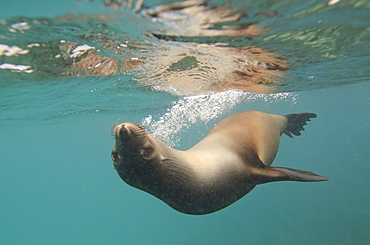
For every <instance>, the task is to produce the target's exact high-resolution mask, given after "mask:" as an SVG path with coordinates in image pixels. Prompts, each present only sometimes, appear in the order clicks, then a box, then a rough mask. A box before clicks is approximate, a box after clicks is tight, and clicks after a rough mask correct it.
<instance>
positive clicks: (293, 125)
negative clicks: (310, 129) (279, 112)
mask: <svg viewBox="0 0 370 245" xmlns="http://www.w3.org/2000/svg"><path fill="white" fill-rule="evenodd" d="M285 117H286V118H287V119H288V124H287V126H286V129H285V130H284V134H286V135H288V136H289V137H290V138H293V136H292V134H294V135H295V136H299V135H301V132H300V131H302V130H304V128H303V126H304V125H307V123H306V122H307V121H311V120H310V118H316V117H317V115H316V114H315V113H308V112H306V113H296V114H289V115H285ZM291 133H292V134H291Z"/></svg>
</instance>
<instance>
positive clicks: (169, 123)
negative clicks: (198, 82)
mask: <svg viewBox="0 0 370 245" xmlns="http://www.w3.org/2000/svg"><path fill="white" fill-rule="evenodd" d="M297 96H298V94H297V93H276V94H254V93H247V92H243V91H240V90H229V91H225V92H220V93H209V94H205V95H196V96H188V97H184V98H181V99H180V100H179V101H175V102H173V103H172V104H173V105H172V107H171V108H170V109H168V112H167V113H165V114H164V115H163V116H160V117H159V119H157V120H156V119H153V116H152V115H149V116H148V117H146V118H145V119H144V120H143V122H142V125H143V126H144V127H145V128H146V129H147V130H148V131H149V132H150V133H151V134H152V135H153V136H155V137H157V138H159V139H161V140H163V141H164V142H166V143H167V144H169V145H171V146H175V145H176V144H177V143H178V141H179V134H180V133H182V132H184V131H185V130H186V129H188V128H189V127H190V126H191V125H193V124H195V123H197V122H199V121H203V122H208V121H210V120H212V119H214V118H217V117H219V116H220V115H222V114H224V113H225V112H227V111H230V110H231V109H233V107H235V105H237V104H239V103H244V104H248V103H256V102H265V103H266V104H270V103H275V102H278V101H282V100H284V101H290V102H291V104H292V105H293V104H295V103H296V102H297Z"/></svg>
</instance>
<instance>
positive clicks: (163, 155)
mask: <svg viewBox="0 0 370 245" xmlns="http://www.w3.org/2000/svg"><path fill="white" fill-rule="evenodd" d="M313 117H316V115H315V114H313V113H301V114H290V115H286V116H281V115H274V114H267V113H263V112H258V111H245V112H240V113H236V114H233V115H231V116H229V117H227V118H225V119H224V120H222V121H221V122H219V123H218V124H217V125H216V126H215V127H214V128H213V129H212V130H211V131H210V132H209V133H208V135H207V136H206V137H204V138H203V139H202V140H201V141H200V142H199V143H198V144H196V145H195V146H193V147H192V148H190V149H189V150H187V151H179V150H176V149H173V148H171V147H169V146H168V145H166V144H165V143H163V142H162V141H160V140H159V139H156V138H154V137H152V136H150V135H149V134H147V133H146V132H145V131H144V130H143V129H142V128H141V127H140V126H138V125H136V124H133V123H123V124H120V125H118V126H116V127H115V129H114V136H115V139H116V145H115V147H114V149H113V151H112V159H113V163H114V166H115V169H116V170H117V172H118V174H119V175H120V177H121V178H122V179H123V180H124V181H125V182H126V183H128V184H129V185H131V186H133V187H136V188H138V189H141V190H143V191H146V192H148V193H150V194H152V195H154V196H156V197H157V198H159V199H161V200H162V201H164V202H165V203H167V204H168V205H169V206H171V207H172V208H174V209H175V210H177V211H179V212H182V213H186V214H208V213H212V212H215V211H218V210H220V209H222V208H225V207H227V206H229V205H230V204H232V203H234V202H235V201H237V200H239V199H240V198H241V197H243V196H244V195H246V194H247V193H248V192H250V191H251V190H252V189H253V188H254V187H255V186H256V185H257V184H262V183H267V182H271V181H280V180H295V181H324V180H327V179H326V178H325V177H323V176H319V175H316V174H313V173H311V172H306V171H301V170H295V169H288V168H278V167H269V166H270V165H271V164H272V162H273V160H274V158H275V156H276V154H277V151H278V147H279V142H280V136H281V134H282V133H286V134H287V135H288V136H290V137H292V136H291V133H293V134H295V135H300V132H299V131H301V130H303V125H306V121H309V120H310V118H313Z"/></svg>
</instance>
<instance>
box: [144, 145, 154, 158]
mask: <svg viewBox="0 0 370 245" xmlns="http://www.w3.org/2000/svg"><path fill="white" fill-rule="evenodd" d="M143 149H144V155H146V156H149V155H151V154H153V152H154V148H153V147H151V146H147V147H144V148H143Z"/></svg>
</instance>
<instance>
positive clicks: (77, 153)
mask: <svg viewBox="0 0 370 245" xmlns="http://www.w3.org/2000/svg"><path fill="white" fill-rule="evenodd" d="M17 2H18V1H17ZM48 3H51V5H48V4H46V1H34V3H33V4H32V8H31V7H30V8H28V4H26V2H25V3H24V4H23V3H22V2H21V1H19V5H15V1H12V2H10V1H9V2H7V1H5V3H1V5H2V7H1V8H0V14H1V16H0V18H1V19H5V20H7V22H8V23H7V24H3V26H2V29H1V32H0V44H7V45H10V44H12V45H18V46H20V47H22V48H24V47H25V46H24V45H25V44H28V43H31V42H39V43H42V42H43V40H44V42H45V43H49V44H50V43H53V42H54V41H53V40H60V39H61V38H62V37H63V36H64V38H65V39H68V38H70V39H74V40H76V41H80V40H79V37H77V34H76V35H75V34H73V33H72V32H70V30H69V29H63V28H61V30H58V32H57V31H56V30H57V29H58V28H57V27H58V26H59V27H60V26H63V27H65V26H66V25H69V26H75V27H76V26H77V27H78V28H80V29H79V30H81V31H83V30H84V28H85V27H86V25H87V26H88V27H89V28H90V29H89V31H90V32H94V31H101V26H102V25H101V23H99V22H94V23H91V22H90V23H84V22H81V21H78V23H77V24H76V23H74V22H69V23H67V24H66V23H62V24H61V23H60V22H53V20H52V19H48V21H49V22H50V23H51V24H49V25H45V26H39V29H37V30H33V29H30V30H28V31H24V33H21V32H15V33H10V31H9V30H8V27H9V23H15V22H19V21H21V20H26V21H30V20H33V19H35V18H37V19H41V18H44V17H45V18H52V17H55V16H57V15H63V14H66V13H70V12H72V13H81V12H85V13H86V12H88V13H95V12H100V11H105V10H104V9H103V7H102V6H101V3H100V2H98V1H94V2H92V3H90V2H88V1H78V2H75V1H64V2H63V3H62V2H60V1H54V2H51V1H48ZM159 3H162V2H154V1H152V2H148V3H147V5H149V6H152V5H156V4H159ZM214 3H215V4H217V3H218V4H221V3H223V2H222V1H215V2H214ZM231 4H234V6H238V7H240V8H244V9H249V8H248V6H253V5H252V2H251V1H246V2H245V3H243V4H241V3H236V2H232V3H231ZM83 6H86V7H83ZM325 6H326V5H325V3H323V2H322V1H307V2H305V3H304V4H298V2H295V1H280V2H279V3H272V1H271V2H270V1H260V2H259V4H258V5H256V6H255V8H251V9H249V10H248V11H249V12H248V13H249V15H250V16H251V18H255V19H256V20H258V21H261V22H262V23H263V24H265V25H266V26H268V27H269V28H270V29H271V31H270V32H269V34H267V35H265V36H262V37H258V38H256V39H253V40H252V41H247V40H246V41H245V42H246V43H245V45H256V43H258V42H260V43H261V45H263V46H264V47H267V48H269V49H271V50H273V51H280V53H283V54H284V55H286V56H289V58H290V60H291V61H295V62H294V65H293V68H292V69H290V70H288V71H287V72H288V73H289V77H288V78H287V79H286V81H285V82H286V85H285V86H281V88H280V91H278V93H274V94H253V93H246V92H241V91H236V90H233V91H226V92H220V93H212V94H208V95H197V96H184V95H182V96H180V95H177V94H174V93H169V92H165V91H158V90H154V89H152V87H150V86H143V85H139V84H138V83H137V81H136V79H135V73H129V74H127V73H126V74H125V73H122V74H118V75H110V76H106V77H101V76H92V77H59V76H57V75H55V74H53V73H52V72H51V71H52V70H53V69H54V68H55V67H56V66H54V68H53V67H52V66H53V65H55V64H59V63H57V61H55V60H50V62H49V63H48V62H46V65H45V67H43V68H39V67H41V66H38V71H40V72H38V73H36V72H34V73H30V74H28V73H22V72H20V73H15V72H11V71H9V70H0V135H1V136H0V149H1V154H0V195H1V201H0V243H1V244H369V243H370V235H369V231H370V221H369V220H370V209H369V204H370V191H369V186H370V178H369V172H370V165H369V159H370V153H369V152H370V151H369V148H370V143H369V142H370V141H369V137H370V130H369V119H370V113H369V112H370V106H369V102H370V101H369V100H370V83H369V78H370V76H369V75H370V68H369V64H370V62H369V60H370V58H369V57H370V55H369V50H370V49H369V42H368V40H370V39H368V37H369V35H370V31H369V26H370V25H369V24H370V17H369V16H370V15H369V14H368V12H369V9H370V6H369V4H368V3H367V1H346V2H344V1H343V0H342V1H341V2H339V3H337V4H335V5H333V6H330V7H328V8H326V7H325ZM271 9H273V10H278V13H279V15H278V16H277V19H268V18H267V19H263V18H262V17H260V16H256V17H253V16H254V13H257V12H261V11H263V10H265V11H268V10H271ZM18 16H26V17H22V18H19V17H18ZM124 16H126V15H124ZM127 16H129V17H121V18H123V19H124V20H125V21H127V20H128V19H130V20H132V18H136V17H134V16H135V15H133V14H132V13H130V12H127ZM125 18H126V19H125ZM259 18H260V19H259ZM13 19H14V22H13V21H10V20H13ZM319 20H321V22H320V21H319ZM318 21H319V24H320V25H324V26H319V27H318V26H317V25H318ZM143 22H145V21H143ZM132 23H137V25H135V24H131V25H129V26H127V28H126V26H125V28H126V29H125V28H123V27H122V28H121V29H120V24H119V23H118V24H115V25H112V26H109V27H111V28H112V29H109V30H108V31H106V33H105V35H107V36H109V35H113V34H114V35H118V36H120V37H123V36H125V37H127V38H131V39H132V40H139V41H140V37H141V36H140V33H141V31H143V32H144V30H145V31H146V30H147V27H146V26H142V25H141V24H142V22H137V21H136V20H135V21H132ZM56 26H57V27H56ZM77 27H76V28H77ZM94 28H96V29H94ZM45 30H48V31H49V32H45ZM324 30H325V31H324ZM328 30H331V31H328ZM30 31H34V32H32V33H31V32H30ZM38 31H39V32H38ZM131 39H130V40H131ZM139 41H138V42H139ZM238 42H242V41H238ZM90 44H94V45H98V41H96V40H92V41H91V42H90ZM22 45H23V46H22ZM51 46H52V45H51ZM103 51H104V52H107V53H109V50H103ZM113 55H114V54H113ZM37 58H38V57H37ZM33 59H34V58H33V56H32V57H30V56H29V55H27V54H26V55H24V56H22V55H18V56H14V57H5V56H0V63H5V62H6V63H11V62H13V63H15V64H23V65H29V64H32V65H34V67H35V68H37V66H36V65H35V64H34V63H32V60H33ZM41 60H44V58H41ZM243 110H260V111H264V112H268V113H276V114H288V113H294V112H306V111H308V112H315V113H316V114H318V118H316V119H313V120H312V122H310V123H309V125H308V126H306V131H305V132H303V134H302V136H300V137H296V138H294V139H290V138H288V137H285V136H282V139H281V146H280V150H279V153H278V156H277V158H276V159H275V161H274V163H273V165H274V166H284V167H291V168H297V169H304V170H310V171H313V172H315V173H318V174H320V175H324V176H326V177H328V178H329V181H327V182H321V183H298V182H280V183H278V182H276V183H269V184H264V185H260V186H257V187H256V188H255V189H254V190H253V191H252V192H251V193H249V194H248V195H247V196H245V197H244V198H242V199H241V200H239V201H238V202H236V203H235V204H233V205H231V206H229V207H227V208H226V209H224V210H221V211H219V212H216V213H214V214H210V215H205V216H189V215H184V214H181V213H178V212H176V211H174V210H172V209H171V208H169V207H168V206H167V205H165V204H164V203H163V202H161V201H160V200H158V199H156V198H154V197H153V196H150V195H149V194H146V193H144V192H142V191H139V190H137V189H134V188H132V187H130V186H128V185H127V184H125V183H124V182H123V181H122V180H121V179H120V178H119V177H118V175H117V173H116V172H115V170H114V169H113V166H112V163H111V160H110V151H111V149H112V147H113V144H114V140H113V137H112V136H111V125H112V124H113V123H115V122H117V121H120V122H124V121H130V122H135V123H140V124H144V125H145V127H146V128H147V129H148V130H149V131H150V132H151V133H152V134H154V135H156V136H157V137H160V138H161V139H163V140H164V141H166V142H167V143H168V144H171V145H173V146H174V147H175V148H177V149H187V148H189V147H190V146H192V145H194V144H195V143H196V142H198V141H199V140H200V139H201V138H202V137H203V136H204V135H205V134H206V133H207V132H208V130H210V129H211V128H212V126H213V125H214V124H215V123H216V122H218V121H219V120H220V119H221V118H224V117H226V116H228V115H231V114H232V113H235V112H238V111H243Z"/></svg>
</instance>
